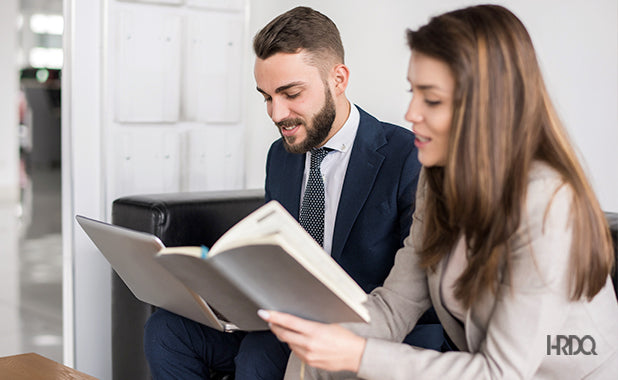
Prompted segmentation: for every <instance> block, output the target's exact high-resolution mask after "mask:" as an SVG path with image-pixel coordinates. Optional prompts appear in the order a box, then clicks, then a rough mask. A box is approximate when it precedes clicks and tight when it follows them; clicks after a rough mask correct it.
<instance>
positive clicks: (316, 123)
mask: <svg viewBox="0 0 618 380" xmlns="http://www.w3.org/2000/svg"><path fill="white" fill-rule="evenodd" d="M325 98H326V99H325V100H324V106H323V107H322V109H321V110H320V112H318V113H317V114H316V115H315V116H314V117H313V119H312V120H311V126H309V125H308V124H307V123H306V122H305V121H303V120H302V119H299V118H296V119H286V120H282V121H280V122H278V123H277V127H279V128H282V127H287V126H292V125H298V124H301V125H304V126H305V130H306V132H307V136H306V138H305V141H304V142H302V143H301V144H298V145H294V141H295V140H296V136H289V137H285V136H283V133H281V129H279V133H281V137H282V139H283V146H284V147H285V150H287V151H288V152H290V153H306V152H308V151H310V150H311V149H313V148H316V147H318V146H319V145H321V144H322V143H323V142H324V140H325V139H326V137H327V136H328V134H329V133H330V130H331V128H332V127H333V122H334V121H335V116H336V111H335V102H334V101H333V96H332V95H331V93H330V89H329V88H328V87H327V88H326V92H325Z"/></svg>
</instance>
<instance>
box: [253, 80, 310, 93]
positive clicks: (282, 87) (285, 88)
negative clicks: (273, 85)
mask: <svg viewBox="0 0 618 380" xmlns="http://www.w3.org/2000/svg"><path fill="white" fill-rule="evenodd" d="M304 84H305V83H304V82H301V81H298V82H292V83H288V84H286V85H283V86H280V87H277V89H276V90H275V93H276V94H279V93H281V92H283V91H285V90H289V89H290V88H292V87H296V86H302V85H304ZM255 89H256V90H257V91H258V92H259V93H261V94H263V95H268V93H267V92H266V91H264V90H262V89H261V88H259V87H256V88H255Z"/></svg>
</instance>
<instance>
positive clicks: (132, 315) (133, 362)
mask: <svg viewBox="0 0 618 380" xmlns="http://www.w3.org/2000/svg"><path fill="white" fill-rule="evenodd" d="M263 203H264V194H263V191H261V190H241V191H224V192H194V193H171V194H155V195H136V196H128V197H123V198H119V199H117V200H115V201H114V203H113V206H112V223H114V224H117V225H120V226H124V227H128V228H131V229H134V230H138V231H144V232H149V233H152V234H154V235H156V236H158V237H159V238H160V239H161V241H162V242H163V243H164V244H165V245H167V246H174V245H200V244H204V245H206V246H211V245H212V244H213V243H214V242H215V241H216V240H217V239H218V238H219V237H220V236H221V235H222V234H223V233H224V232H225V231H226V230H227V229H229V228H230V227H231V226H232V225H234V224H235V223H236V222H237V221H239V220H240V219H242V218H243V217H244V216H246V215H247V214H249V213H250V212H251V211H253V210H255V209H257V208H258V207H259V206H261V205H262V204H263ZM606 217H607V220H608V222H609V224H610V229H611V233H612V237H613V240H614V251H615V252H616V260H617V261H616V264H617V265H618V246H617V244H618V243H617V242H618V213H606ZM612 278H613V280H614V289H615V290H616V293H617V294H618V279H617V275H616V273H614V274H613V277H612ZM152 312H153V307H152V306H151V305H148V304H145V303H143V302H141V301H139V300H137V299H136V298H135V297H134V296H133V294H131V292H130V291H129V289H128V288H127V287H126V285H125V284H124V283H123V282H122V280H121V279H120V277H118V275H116V274H115V273H114V274H113V278H112V362H113V363H112V367H113V369H112V374H113V379H114V380H125V379H132V380H148V379H150V378H151V376H150V372H149V369H148V365H147V363H146V358H145V356H144V351H143V326H144V324H145V323H146V320H147V319H148V317H149V316H150V314H151V313H152ZM212 378H213V379H214V378H217V379H225V378H227V377H226V376H225V375H223V374H214V375H213V376H212Z"/></svg>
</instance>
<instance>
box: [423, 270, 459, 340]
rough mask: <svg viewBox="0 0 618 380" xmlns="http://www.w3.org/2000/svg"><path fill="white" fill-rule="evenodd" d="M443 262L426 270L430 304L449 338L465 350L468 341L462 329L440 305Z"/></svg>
mask: <svg viewBox="0 0 618 380" xmlns="http://www.w3.org/2000/svg"><path fill="white" fill-rule="evenodd" d="M445 264H446V261H445V260H442V261H441V262H439V263H438V265H436V271H435V272H431V270H428V272H427V283H428V286H429V296H430V297H431V304H432V305H433V308H434V310H435V311H436V314H437V315H438V319H439V320H440V323H441V324H442V327H443V328H444V330H445V331H446V333H447V334H448V336H449V338H451V340H452V341H453V343H455V345H456V346H457V348H458V349H459V350H461V351H466V350H467V349H468V342H467V340H466V336H465V332H464V329H462V327H461V325H460V324H459V322H457V320H456V319H455V318H454V317H453V316H452V315H451V313H449V312H448V310H446V308H444V306H443V305H442V297H441V295H440V282H441V281H442V275H443V271H444V265H445Z"/></svg>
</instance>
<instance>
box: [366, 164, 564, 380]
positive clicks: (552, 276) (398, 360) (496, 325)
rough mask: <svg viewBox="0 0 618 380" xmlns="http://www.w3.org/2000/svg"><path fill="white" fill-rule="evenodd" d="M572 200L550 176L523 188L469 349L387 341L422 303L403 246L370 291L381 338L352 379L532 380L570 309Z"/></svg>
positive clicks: (409, 252)
mask: <svg viewBox="0 0 618 380" xmlns="http://www.w3.org/2000/svg"><path fill="white" fill-rule="evenodd" d="M571 199H572V197H571V190H570V187H567V186H562V185H561V181H559V178H558V179H556V178H555V176H554V177H550V178H549V179H548V178H545V179H541V180H535V181H532V182H531V184H529V187H528V199H527V202H526V207H525V210H524V212H523V214H522V222H521V226H520V227H519V229H518V231H517V232H516V234H515V235H516V236H515V237H514V238H513V239H512V242H510V244H509V249H510V259H511V260H510V271H508V272H505V273H504V275H503V277H502V279H501V282H500V283H499V285H498V289H497V293H496V294H495V295H493V294H491V293H490V294H486V295H484V296H482V297H481V300H480V301H479V302H478V305H477V304H475V305H474V306H473V307H472V309H471V310H470V312H469V316H468V319H467V321H466V335H467V338H468V343H469V346H471V347H473V349H472V351H473V352H448V353H439V352H436V351H431V350H426V349H419V348H415V347H412V346H407V345H403V344H399V343H394V342H392V341H387V340H386V339H389V340H394V339H395V338H398V337H399V336H400V334H401V332H402V331H404V330H406V329H409V328H410V320H414V318H415V317H416V315H417V310H418V309H419V308H420V306H417V304H418V305H420V304H421V302H422V299H421V298H422V297H421V295H422V292H421V291H414V290H412V289H411V288H412V286H413V285H415V286H416V285H418V284H419V283H420V282H421V281H422V275H421V274H420V273H419V272H420V271H419V270H418V269H417V268H415V267H414V265H415V260H414V259H413V258H412V257H410V256H413V255H414V252H413V249H411V248H410V247H409V245H407V246H406V247H405V248H404V249H403V250H402V251H401V252H400V254H399V255H398V260H397V262H396V264H395V266H396V268H394V269H393V271H392V272H391V275H390V276H389V278H388V279H387V281H386V283H385V285H384V288H382V289H379V290H377V291H376V292H374V294H373V297H372V315H371V316H372V318H373V319H374V321H372V326H373V325H374V324H378V325H380V326H379V331H381V332H380V333H375V332H373V333H372V334H371V335H370V336H378V337H386V339H376V338H373V337H370V338H369V339H368V340H367V345H366V347H365V351H364V354H363V357H362V361H361V367H360V370H359V373H358V376H360V377H362V378H364V379H402V380H403V379H413V378H440V379H457V380H466V379H495V378H504V379H530V378H532V377H533V376H534V375H535V373H536V372H537V370H538V368H539V366H540V364H541V362H542V361H543V360H544V359H546V358H547V353H546V347H547V345H546V344H547V343H546V342H547V338H546V337H547V335H548V334H551V333H552V332H553V331H555V327H556V326H563V324H564V321H565V318H567V315H568V314H569V309H570V308H571V307H572V303H571V302H570V301H569V295H568V289H569V286H568V280H569V273H568V263H569V252H570V245H571V230H570V226H569V223H568V220H569V210H570V205H571ZM417 211H418V210H417ZM416 224H417V220H416V219H415V221H414V225H416ZM414 225H413V227H412V230H413V231H414V229H415V227H414ZM406 314H409V316H408V318H409V319H406ZM374 328H375V327H374ZM474 340H477V341H476V342H475V341H474ZM571 360H573V359H571ZM565 376H568V374H565Z"/></svg>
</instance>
